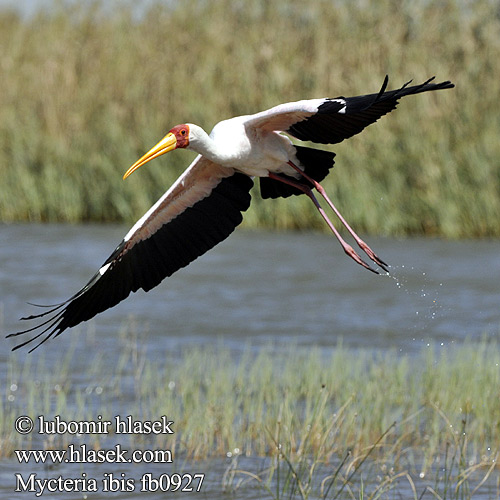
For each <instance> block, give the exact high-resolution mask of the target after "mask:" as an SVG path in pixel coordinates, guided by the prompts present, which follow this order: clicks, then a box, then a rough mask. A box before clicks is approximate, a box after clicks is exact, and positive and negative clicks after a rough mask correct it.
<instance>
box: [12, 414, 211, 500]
mask: <svg viewBox="0 0 500 500" xmlns="http://www.w3.org/2000/svg"><path fill="white" fill-rule="evenodd" d="M173 424H174V422H173V421H172V420H168V419H167V417H166V416H165V415H163V416H162V417H160V419H158V420H144V421H142V420H135V419H134V418H133V417H132V416H131V415H128V416H127V417H120V416H119V415H117V416H115V417H114V419H113V420H104V419H103V418H102V416H101V415H98V416H97V418H96V420H94V421H92V420H81V421H74V420H71V421H65V420H63V419H61V417H60V416H59V415H56V416H55V417H54V419H52V420H48V419H45V417H44V416H42V415H40V416H38V417H37V418H35V419H33V418H31V417H28V416H26V415H22V416H20V417H18V418H17V419H16V420H15V422H14V428H15V430H16V431H17V432H18V433H19V434H31V433H37V434H39V435H41V436H43V435H46V436H49V437H50V436H56V435H64V434H66V435H68V434H69V435H75V436H79V437H81V436H85V435H90V434H92V435H103V436H108V435H109V434H115V435H117V436H119V435H127V434H128V435H131V434H141V435H146V436H147V435H167V434H174V430H173ZM14 453H15V456H16V458H17V460H18V462H19V463H20V464H26V465H29V464H34V463H37V464H44V465H49V466H51V467H47V468H44V471H47V472H48V473H50V472H53V471H54V470H57V467H53V466H55V465H60V464H73V463H81V464H101V463H106V464H139V463H142V464H162V463H165V464H172V463H173V459H172V452H171V451H170V450H162V449H154V450H153V449H128V448H125V447H123V446H122V445H121V444H116V445H114V446H113V447H111V448H107V449H95V448H94V447H92V446H88V445H86V444H69V445H68V446H67V447H66V448H64V449H58V450H57V449H43V450H42V449H31V450H14ZM14 476H15V486H14V491H15V492H30V493H35V496H41V495H43V494H46V493H55V492H66V493H76V492H81V493H87V492H97V491H102V492H104V493H106V492H134V491H135V492H176V491H178V492H199V491H200V490H201V486H202V484H203V480H204V478H205V475H204V474H202V473H197V474H191V473H172V474H167V473H164V474H156V475H154V474H152V473H149V472H148V473H144V474H141V475H140V477H137V478H133V477H128V476H127V475H126V474H125V473H124V472H121V473H113V472H103V473H102V475H101V476H100V477H89V475H87V473H85V472H81V473H80V477H76V478H75V477H64V476H63V475H57V474H56V473H52V475H51V476H50V477H46V476H45V473H44V475H43V477H42V476H41V475H39V474H37V473H35V472H24V473H21V472H18V473H16V474H14Z"/></svg>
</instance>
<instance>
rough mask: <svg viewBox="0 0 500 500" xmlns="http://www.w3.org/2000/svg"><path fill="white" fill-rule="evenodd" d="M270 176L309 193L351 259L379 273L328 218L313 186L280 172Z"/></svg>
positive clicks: (271, 173)
mask: <svg viewBox="0 0 500 500" xmlns="http://www.w3.org/2000/svg"><path fill="white" fill-rule="evenodd" d="M269 178H270V179H274V180H276V181H280V182H283V183H285V184H288V185H290V186H293V187H296V188H297V189H300V190H301V191H303V192H304V193H305V194H307V196H309V198H311V200H312V202H313V203H314V205H315V206H316V208H317V209H318V211H319V213H320V214H321V216H322V217H323V219H325V222H326V223H327V224H328V227H329V228H330V229H331V230H332V232H333V234H334V235H335V236H336V237H337V239H338V240H339V242H340V244H341V245H342V248H343V249H344V252H345V253H346V254H347V255H348V256H349V257H351V259H353V260H355V261H356V262H357V263H358V264H359V265H361V266H363V267H365V268H366V269H369V270H370V271H372V272H373V273H375V274H379V273H378V271H376V270H375V269H373V268H372V267H370V266H369V265H368V264H367V263H366V262H365V261H364V260H363V259H362V258H361V257H360V256H359V255H358V254H357V253H356V251H355V250H354V248H352V246H351V245H349V244H348V243H346V241H345V240H344V239H343V238H342V236H340V233H339V232H338V231H337V229H336V228H335V226H334V225H333V224H332V222H331V221H330V219H329V218H328V216H327V215H326V213H325V211H324V210H323V208H321V205H320V204H319V202H318V200H317V199H316V196H314V194H313V192H312V190H311V188H310V187H309V186H307V185H306V184H302V183H301V182H299V181H294V180H292V179H290V178H287V177H281V176H280V175H278V174H274V173H273V172H270V173H269Z"/></svg>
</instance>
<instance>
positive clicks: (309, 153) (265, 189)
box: [260, 146, 335, 199]
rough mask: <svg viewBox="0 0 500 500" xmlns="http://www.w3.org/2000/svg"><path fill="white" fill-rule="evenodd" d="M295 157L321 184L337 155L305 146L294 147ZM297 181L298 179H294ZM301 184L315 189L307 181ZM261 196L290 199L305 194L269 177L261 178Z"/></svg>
mask: <svg viewBox="0 0 500 500" xmlns="http://www.w3.org/2000/svg"><path fill="white" fill-rule="evenodd" d="M294 147H295V155H296V156H297V160H298V161H299V165H298V166H299V167H302V168H303V170H304V172H305V173H306V174H307V175H308V176H309V177H312V178H313V179H314V180H315V181H318V182H321V181H322V180H323V179H324V178H325V177H326V176H327V175H328V172H329V171H330V169H331V168H332V167H333V164H334V157H335V153H333V152H331V151H324V150H322V149H313V148H306V147H304V146H294ZM294 180H296V179H294ZM300 181H301V182H303V183H304V184H307V185H309V186H310V187H311V188H312V187H313V186H312V184H310V183H309V182H308V181H307V180H305V179H301V180H300ZM260 194H261V196H262V198H264V199H266V198H288V197H289V196H292V195H299V194H303V191H300V189H297V188H296V187H293V186H289V185H288V184H284V183H283V182H279V181H276V180H274V179H270V178H269V177H261V178H260Z"/></svg>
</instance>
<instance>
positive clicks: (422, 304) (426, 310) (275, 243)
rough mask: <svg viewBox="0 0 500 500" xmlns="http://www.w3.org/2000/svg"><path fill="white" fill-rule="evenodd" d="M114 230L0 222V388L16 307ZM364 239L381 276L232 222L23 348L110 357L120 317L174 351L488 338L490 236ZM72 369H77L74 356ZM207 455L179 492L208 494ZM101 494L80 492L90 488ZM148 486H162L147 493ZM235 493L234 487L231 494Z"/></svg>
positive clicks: (27, 309) (53, 299)
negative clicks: (167, 274)
mask: <svg viewBox="0 0 500 500" xmlns="http://www.w3.org/2000/svg"><path fill="white" fill-rule="evenodd" d="M127 229H128V228H127V227H123V226H114V225H104V226H99V225H87V226H70V225H10V226H9V225H4V226H0V291H1V294H0V328H1V332H2V338H1V342H2V349H0V386H1V387H2V389H3V388H4V387H5V384H6V380H8V362H9V360H12V359H14V360H16V361H18V362H19V364H22V362H23V360H24V359H25V358H26V356H27V353H26V351H25V350H21V351H20V352H19V351H16V352H15V353H11V351H10V349H11V347H13V346H14V345H15V343H16V342H15V341H13V340H12V339H8V340H6V339H5V338H4V335H3V334H5V333H9V332H13V331H16V330H19V329H22V328H23V327H25V325H24V322H23V323H21V322H19V321H18V318H19V317H21V316H24V315H28V314H31V313H33V312H38V310H37V309H36V308H33V307H32V306H29V305H27V304H26V302H27V301H29V302H34V303H41V304H47V303H48V304H51V303H58V302H60V301H62V300H64V299H66V298H67V297H69V296H70V295H72V294H73V293H75V292H76V291H77V290H78V289H79V288H80V287H81V286H82V285H83V284H85V283H86V282H87V281H88V279H89V278H90V277H91V276H92V275H93V274H94V273H95V271H96V270H97V269H98V268H99V267H100V265H101V264H102V263H103V262H104V260H105V259H106V258H107V257H108V256H109V254H110V253H111V252H112V250H113V249H114V248H115V246H116V245H117V243H119V241H120V240H121V239H122V237H123V235H124V234H125V233H126V231H127ZM366 240H367V242H368V243H369V244H370V246H371V247H372V248H373V249H374V250H375V252H376V253H377V254H378V255H380V256H381V257H382V258H383V259H384V260H385V261H386V262H388V263H389V264H390V265H391V268H390V271H391V275H390V276H387V275H380V276H377V275H374V274H372V273H370V272H368V271H366V270H364V269H363V268H361V267H360V266H358V265H357V264H355V263H354V262H353V261H351V260H350V259H349V258H347V257H346V256H345V255H344V254H343V252H342V250H341V248H340V246H339V245H338V243H337V241H336V240H335V238H334V237H333V236H330V235H323V234H313V233H282V234H279V233H278V234H277V233H271V232H261V231H244V230H238V231H236V232H235V234H233V235H232V236H231V237H230V238H229V239H228V240H226V241H225V242H223V243H222V244H221V245H219V246H218V247H216V248H215V249H214V250H212V251H210V252H209V253H208V254H206V255H205V256H203V257H202V258H200V259H198V260H197V261H195V262H194V263H193V264H191V265H190V266H189V267H188V268H186V269H183V270H181V271H179V272H178V273H176V274H175V275H174V276H172V277H171V278H169V279H167V280H165V281H164V282H163V283H162V284H161V285H160V286H159V287H158V288H156V289H154V290H152V291H151V292H149V293H147V294H146V293H143V292H138V293H136V294H133V295H132V296H130V297H129V298H128V299H127V300H126V301H125V302H123V303H121V304H120V305H119V306H117V307H115V308H113V309H111V310H109V311H107V312H105V313H103V314H101V315H99V316H98V317H96V318H95V319H94V320H92V321H91V322H90V323H88V324H85V325H83V326H80V327H77V328H75V329H74V332H65V333H64V334H63V335H61V336H60V337H58V338H57V339H52V340H50V341H49V342H47V343H46V344H44V346H43V347H42V348H41V349H39V350H37V351H35V353H32V354H31V355H30V356H33V359H35V360H36V359H37V358H38V356H41V354H40V353H42V352H43V356H44V357H45V359H46V360H47V364H48V365H49V366H50V363H58V362H59V361H60V359H61V358H62V357H64V353H65V352H66V351H68V349H70V347H71V346H72V348H75V349H76V352H77V353H81V357H80V358H79V362H80V363H82V364H84V363H85V362H86V360H87V359H88V358H87V357H88V356H92V350H93V349H98V350H99V352H100V353H103V354H104V356H105V357H106V359H107V360H109V363H114V362H115V361H116V356H117V349H116V345H117V337H118V330H119V329H120V328H122V327H123V326H124V325H127V324H128V323H133V325H134V331H135V332H136V333H135V334H136V335H137V339H138V341H139V342H140V343H141V345H143V346H144V348H145V350H146V351H147V356H148V358H149V359H162V358H165V357H175V356H176V355H178V353H179V352H180V351H181V350H183V349H184V350H185V349H186V348H188V347H189V346H193V345H209V344H214V343H221V344H222V345H224V346H226V347H228V348H229V349H230V350H231V351H232V352H233V353H234V355H235V356H238V355H239V354H241V353H242V352H243V351H244V350H246V349H248V346H250V348H251V349H254V350H255V351H258V350H259V349H260V348H261V347H262V346H269V345H272V348H273V349H276V350H277V351H278V352H279V351H280V350H281V349H283V350H284V349H285V348H287V347H288V346H289V345H290V343H292V344H294V345H296V346H297V349H308V348H309V347H310V346H319V347H321V348H322V349H323V350H324V351H325V352H329V351H331V350H332V349H335V346H336V345H337V344H338V342H340V341H341V342H342V343H343V345H344V346H347V347H349V348H352V349H370V350H374V351H385V350H388V349H391V350H394V349H396V351H397V352H401V353H402V355H403V354H407V355H410V356H412V355H413V354H415V353H417V352H420V351H421V350H422V349H426V348H436V349H446V348H447V346H449V345H450V344H454V343H460V342H463V341H464V340H466V339H470V340H472V341H474V340H479V339H480V338H481V337H483V336H488V337H497V336H498V333H499V330H500V328H499V327H500V307H499V305H500V285H499V278H498V271H499V269H500V252H499V250H500V242H498V241H487V240H482V241H477V240H471V241H442V240H439V239H419V238H415V239H402V240H396V239H384V238H372V237H369V238H366ZM88 325H90V328H89V326H88ZM89 335H93V336H96V337H98V339H99V342H98V345H96V346H95V347H93V346H92V345H89V344H88V342H87V341H88V336H89ZM75 344H76V345H75ZM74 373H75V375H74V376H75V378H76V377H78V373H79V367H78V366H75V367H74ZM5 392H6V391H5V390H3V394H5ZM2 397H3V395H2ZM126 398H127V395H124V398H123V402H122V403H123V404H125V406H126V403H127V399H126ZM124 411H125V409H124ZM95 467H97V466H95ZM131 467H132V466H127V467H124V468H122V469H120V471H123V472H124V473H128V474H133V475H135V476H137V475H138V474H139V472H138V471H137V467H136V468H135V469H133V470H132V469H131ZM143 467H145V466H143ZM199 467H200V468H204V467H205V465H204V464H203V463H201V464H199ZM206 467H207V469H210V474H209V475H208V476H207V479H206V482H205V483H204V486H203V492H202V493H201V494H192V495H191V494H187V493H186V494H182V495H181V498H184V499H186V500H187V499H188V498H214V499H215V498H219V497H220V496H221V477H222V476H223V473H224V470H225V468H226V467H227V463H226V462H225V461H224V460H214V461H211V462H210V465H206ZM194 468H196V467H194V466H193V467H191V469H192V472H196V471H195V470H194ZM20 470H21V471H22V467H21V466H20V464H19V463H18V462H16V461H15V460H14V459H12V460H10V459H9V460H4V461H2V463H0V498H13V497H11V495H10V494H11V493H12V489H13V475H14V473H15V472H18V471H20ZM30 470H32V471H37V470H38V472H39V473H40V474H41V475H43V472H44V468H43V467H42V466H35V465H33V466H32V465H31V464H30ZM85 470H87V469H85ZM90 470H91V471H92V467H90ZM150 470H152V471H153V472H155V470H156V475H159V474H161V473H162V469H161V468H156V469H155V467H153V466H149V467H147V466H146V467H145V469H143V470H141V471H140V473H141V474H142V473H144V472H145V471H150ZM60 471H61V472H60V473H61V474H69V473H72V474H73V476H74V477H79V475H80V474H81V472H82V469H81V467H76V468H75V467H74V464H73V466H70V465H69V464H66V465H63V466H61V469H60ZM90 475H91V472H89V476H90ZM25 495H26V494H23V498H32V496H25ZM260 495H261V491H260V490H258V489H256V490H251V489H246V490H244V495H243V498H245V499H250V498H260ZM109 496H110V495H109V494H108V495H105V494H90V493H89V498H108V497H109ZM77 497H78V498H80V497H82V498H85V496H84V495H81V494H80V495H79V496H75V495H72V494H71V493H67V494H63V493H61V494H58V495H57V496H56V498H77ZM115 497H117V498H121V495H120V494H117V495H115ZM127 498H130V496H128V497H127ZM148 498H158V499H160V498H164V496H163V494H154V493H151V494H149V496H148ZM235 498H242V497H241V495H240V493H236V495H235ZM485 498H487V497H485Z"/></svg>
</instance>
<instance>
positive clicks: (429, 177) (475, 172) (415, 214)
mask: <svg viewBox="0 0 500 500" xmlns="http://www.w3.org/2000/svg"><path fill="white" fill-rule="evenodd" d="M105 5H106V2H103V3H102V4H101V3H99V2H79V3H78V2H71V5H69V6H68V5H64V3H61V4H57V6H55V7H54V10H52V11H51V12H41V13H39V14H38V15H35V16H34V17H32V18H26V19H22V18H20V17H19V16H17V15H16V14H13V13H10V12H6V11H3V12H0V45H1V46H2V50H1V51H0V67H1V70H2V78H1V79H0V182H1V185H2V196H1V197H0V220H2V221H21V220H28V221H70V222H75V221H89V220H92V221H123V220H127V221H129V222H130V221H133V220H135V219H137V218H138V217H139V216H141V215H142V214H143V213H144V212H145V211H146V210H147V209H148V208H149V206H150V205H151V204H152V203H153V202H154V201H155V200H156V199H157V198H158V197H159V196H160V194H161V193H162V192H163V191H164V190H165V189H166V188H167V187H168V186H169V185H170V183H172V182H173V180H174V179H175V178H176V177H177V175H178V174H179V173H180V172H181V171H182V170H183V169H184V168H185V167H186V165H187V164H188V162H189V160H190V159H191V158H192V156H190V155H189V154H178V155H174V156H173V157H171V158H169V159H168V162H167V163H164V162H161V161H159V162H158V163H157V164H156V165H152V166H151V168H150V169H149V170H148V171H146V172H143V173H142V175H140V176H137V177H136V178H135V179H133V182H122V180H121V176H122V175H123V173H124V172H125V170H126V169H127V168H128V167H129V166H130V164H131V163H132V162H133V161H135V159H136V158H138V157H139V156H140V155H142V154H143V153H144V152H145V151H146V150H148V149H149V148H150V147H151V146H152V145H153V144H154V143H156V141H157V140H158V138H159V137H162V136H163V135H164V133H165V132H166V131H167V130H168V129H169V128H170V127H171V126H172V125H173V124H175V123H182V122H185V121H191V122H195V123H199V124H200V125H203V126H204V127H205V128H207V129H210V127H211V125H213V124H214V123H216V122H218V121H219V120H221V119H223V118H225V117H230V116H234V115H240V114H245V113H252V112H257V111H259V110H262V109H266V108H268V107H270V106H272V105H274V104H277V103H280V102H287V101H292V100H297V99H302V98H309V97H319V96H337V95H340V94H345V95H359V94H364V93H366V92H369V91H374V92H375V91H377V90H378V89H379V88H380V85H381V83H382V81H383V78H384V75H385V74H386V73H388V74H389V76H390V78H391V80H390V86H391V87H392V86H399V85H401V84H402V83H404V80H406V79H408V78H414V79H415V80H416V81H420V80H423V79H425V78H427V77H430V76H432V75H434V74H437V77H438V79H450V80H452V81H453V82H455V83H456V85H457V87H456V89H454V91H453V92H447V93H442V94H440V95H436V96H425V97H424V96H421V98H420V99H413V100H410V99H409V100H407V101H406V102H404V103H402V104H401V107H404V112H403V110H400V111H399V112H396V113H393V114H392V115H391V117H390V118H384V119H382V120H381V121H380V123H379V124H378V125H377V126H376V127H373V128H370V129H369V131H367V132H366V133H365V134H363V135H362V136H359V137H354V138H353V139H351V140H349V141H347V142H346V143H342V144H339V145H337V146H336V147H335V148H334V149H335V152H336V153H337V157H336V167H335V169H334V171H333V172H332V174H331V175H330V176H329V179H328V180H327V181H326V182H325V187H326V188H327V189H328V190H329V192H332V193H333V198H334V199H335V200H336V201H337V202H338V204H339V207H341V208H342V211H343V213H344V214H345V216H346V217H347V218H348V219H349V221H350V222H351V223H352V225H353V226H354V227H356V229H357V230H358V231H363V232H372V233H373V232H377V233H384V234H410V233H425V234H441V235H445V236H450V237H459V236H486V235H491V236H492V235H496V236H498V235H500V224H499V221H500V198H499V196H498V190H497V184H498V176H499V168H500V167H499V165H498V161H497V158H498V157H499V156H500V150H499V148H500V144H499V142H498V140H497V135H498V116H500V112H499V111H500V110H499V109H498V106H499V104H498V99H497V96H498V95H499V94H500V82H499V80H498V78H497V77H496V75H498V74H499V73H500V68H499V67H498V66H499V65H500V45H499V43H498V40H500V36H499V31H500V20H499V18H498V15H497V12H496V10H495V9H496V5H495V4H494V2H488V1H487V0H481V1H478V2H474V5H473V6H472V5H471V6H469V5H466V4H464V2H462V1H461V0H445V1H443V2H439V3H438V4H437V3H435V2H424V3H418V4H416V3H411V2H403V3H397V5H396V4H395V3H394V2H393V1H392V0H384V1H382V2H377V3H376V4H375V3H373V4H372V3H369V4H366V5H365V4H364V3H363V4H360V3H359V2H350V1H344V0H339V1H336V2H334V3H333V4H332V3H331V2H314V3H313V4H307V6H305V5H304V3H303V2H299V1H287V2H265V1H256V2H232V1H230V0H221V1H218V2H202V1H198V2H191V3H190V8H189V9H185V8H184V6H183V4H182V2H167V3H165V2H158V3H156V4H155V3H154V2H153V3H151V5H150V6H149V7H147V8H146V7H145V10H144V11H143V12H142V14H141V15H138V13H137V10H134V8H133V4H132V2H130V4H129V5H127V4H126V3H122V2H120V8H119V9H106V7H105ZM148 5H149V4H148ZM200 20H202V21H200ZM235 33H237V34H238V37H237V38H235V36H234V34H235ZM374 40H376V43H374ZM172 54H175V55H176V57H175V58H174V60H172V58H171V57H172ZM221 54H223V55H224V57H221ZM255 201H256V203H255V204H253V206H252V208H251V210H250V211H249V213H248V214H247V215H246V217H245V224H247V225H248V226H258V225H260V226H267V227H275V228H305V227H307V228H310V227H316V228H321V220H319V217H317V214H316V213H315V209H314V207H310V206H309V204H308V200H307V199H305V200H303V199H301V198H300V197H298V198H294V199H293V200H285V201H286V202H284V201H283V200H277V201H274V202H272V201H270V200H267V201H266V202H263V201H262V200H260V199H259V196H255Z"/></svg>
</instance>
